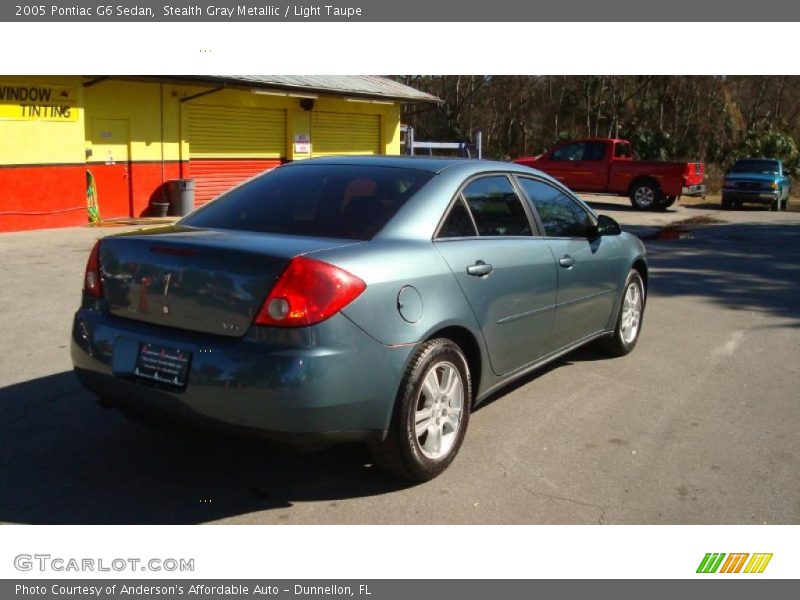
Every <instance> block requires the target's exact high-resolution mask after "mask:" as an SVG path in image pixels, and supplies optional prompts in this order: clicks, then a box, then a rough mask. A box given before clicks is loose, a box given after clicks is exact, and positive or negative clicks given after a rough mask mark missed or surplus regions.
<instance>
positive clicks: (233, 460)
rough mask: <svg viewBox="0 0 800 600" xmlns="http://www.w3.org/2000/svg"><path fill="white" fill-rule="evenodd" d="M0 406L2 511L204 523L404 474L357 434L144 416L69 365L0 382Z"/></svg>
mask: <svg viewBox="0 0 800 600" xmlns="http://www.w3.org/2000/svg"><path fill="white" fill-rule="evenodd" d="M0 415H2V417H0V481H2V485H0V522H12V523H35V524H145V523H153V524H162V523H164V524H167V523H168V524H190V523H202V522H207V521H213V520H217V519H223V518H225V517H232V516H238V515H244V514H247V513H250V512H254V511H263V510H269V509H276V508H287V507H291V506H292V504H293V503H295V502H311V501H329V503H331V504H333V503H335V501H336V500H338V499H343V498H350V497H363V496H371V495H375V494H383V493H387V492H391V491H395V490H398V489H402V488H403V487H406V486H407V485H408V484H407V483H406V482H404V481H402V480H399V479H397V478H394V477H391V476H389V475H387V474H384V473H383V472H381V471H379V470H378V469H376V468H373V467H372V466H371V464H370V458H369V454H368V452H367V451H366V449H365V448H363V447H362V446H359V445H343V446H337V447H333V448H329V449H326V450H325V451H321V452H313V453H304V454H300V453H297V452H293V451H290V450H287V449H285V448H281V447H276V446H274V445H271V444H267V443H265V442H261V441H253V440H240V439H233V438H228V437H218V436H212V435H199V434H198V435H191V434H187V433H176V432H167V431H164V430H156V429H150V428H147V427H144V426H142V425H139V424H137V423H133V422H130V421H128V420H126V419H125V418H123V417H122V416H121V415H120V414H119V413H117V412H116V411H114V410H107V409H104V408H101V407H100V406H99V405H98V404H97V403H96V402H95V401H94V399H93V397H92V395H91V394H89V393H88V392H86V391H85V390H84V389H83V388H82V387H81V386H80V384H79V383H78V382H77V380H76V379H75V376H74V375H73V373H72V372H71V371H67V372H63V373H58V374H55V375H49V376H47V377H42V378H39V379H34V380H31V381H26V382H23V383H19V384H15V385H11V386H8V387H5V388H0ZM278 522H285V523H291V511H287V512H286V513H282V514H281V515H280V516H279V517H278Z"/></svg>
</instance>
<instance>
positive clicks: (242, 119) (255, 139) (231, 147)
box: [187, 105, 287, 204]
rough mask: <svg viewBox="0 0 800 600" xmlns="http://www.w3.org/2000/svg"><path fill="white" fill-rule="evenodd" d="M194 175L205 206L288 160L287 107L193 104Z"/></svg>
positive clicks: (191, 174) (191, 161) (191, 156)
mask: <svg viewBox="0 0 800 600" xmlns="http://www.w3.org/2000/svg"><path fill="white" fill-rule="evenodd" d="M188 125H189V131H188V136H187V137H188V140H189V177H191V178H192V179H194V180H195V202H196V203H197V204H202V203H204V202H207V201H208V200H211V199H212V198H215V197H216V196H218V195H219V194H221V193H222V192H224V191H226V190H228V189H230V188H232V187H234V186H236V185H238V184H239V183H241V182H242V181H245V180H246V179H249V178H250V177H253V176H254V175H258V174H259V173H261V172H263V171H265V170H268V169H271V168H274V167H276V166H277V165H279V164H280V163H281V162H283V161H284V160H285V158H286V139H287V138H286V111H284V110H269V109H257V108H239V107H224V106H204V105H192V106H190V107H189V124H188Z"/></svg>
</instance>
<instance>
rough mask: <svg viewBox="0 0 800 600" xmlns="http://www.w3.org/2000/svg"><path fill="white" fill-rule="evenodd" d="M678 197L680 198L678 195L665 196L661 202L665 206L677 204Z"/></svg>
mask: <svg viewBox="0 0 800 600" xmlns="http://www.w3.org/2000/svg"><path fill="white" fill-rule="evenodd" d="M677 199H678V197H677V196H664V200H663V202H662V203H661V204H662V206H663V207H664V208H669V207H670V206H672V205H673V204H675V201H676V200H677Z"/></svg>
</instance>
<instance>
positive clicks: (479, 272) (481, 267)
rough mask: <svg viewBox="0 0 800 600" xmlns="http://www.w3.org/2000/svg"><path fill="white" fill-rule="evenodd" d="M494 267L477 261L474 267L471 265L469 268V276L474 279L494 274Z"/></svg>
mask: <svg viewBox="0 0 800 600" xmlns="http://www.w3.org/2000/svg"><path fill="white" fill-rule="evenodd" d="M492 269H493V267H492V265H487V264H486V263H485V262H483V261H482V260H476V261H475V264H474V265H470V266H468V267H467V275H472V276H474V277H483V276H484V275H488V274H489V273H491V272H492Z"/></svg>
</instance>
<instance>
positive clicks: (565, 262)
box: [558, 254, 575, 269]
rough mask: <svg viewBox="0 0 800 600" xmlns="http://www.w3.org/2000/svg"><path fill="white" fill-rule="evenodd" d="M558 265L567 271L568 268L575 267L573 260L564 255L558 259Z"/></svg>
mask: <svg viewBox="0 0 800 600" xmlns="http://www.w3.org/2000/svg"><path fill="white" fill-rule="evenodd" d="M558 264H559V265H561V266H562V267H564V268H565V269H569V268H570V267H574V266H575V259H574V258H572V257H571V256H570V255H569V254H565V255H564V256H563V257H561V258H559V259H558Z"/></svg>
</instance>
